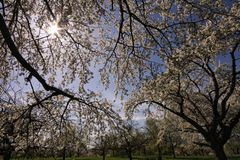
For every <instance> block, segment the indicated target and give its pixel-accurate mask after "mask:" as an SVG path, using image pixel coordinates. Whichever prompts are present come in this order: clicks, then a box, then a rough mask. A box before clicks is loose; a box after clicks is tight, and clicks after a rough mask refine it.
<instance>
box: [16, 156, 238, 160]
mask: <svg viewBox="0 0 240 160" xmlns="http://www.w3.org/2000/svg"><path fill="white" fill-rule="evenodd" d="M14 160H24V159H14ZM33 160H54V158H34V159H33ZM57 160H62V158H57ZM66 160H102V157H96V156H95V157H75V158H66ZM106 160H128V158H127V157H106ZM133 160H156V157H155V156H147V157H144V156H133ZM163 160H214V158H213V157H210V156H206V157H202V156H184V157H183V156H178V157H176V158H175V159H174V158H173V157H171V156H163ZM229 160H240V156H234V157H229Z"/></svg>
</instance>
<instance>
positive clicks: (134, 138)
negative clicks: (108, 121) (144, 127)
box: [117, 120, 149, 160]
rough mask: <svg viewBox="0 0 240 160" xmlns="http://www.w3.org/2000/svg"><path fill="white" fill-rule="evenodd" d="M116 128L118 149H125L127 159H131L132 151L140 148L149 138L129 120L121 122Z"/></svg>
mask: <svg viewBox="0 0 240 160" xmlns="http://www.w3.org/2000/svg"><path fill="white" fill-rule="evenodd" d="M117 130H118V134H119V141H120V149H123V150H125V151H126V154H127V156H128V159H129V160H132V159H133V153H134V152H135V151H136V150H140V149H142V146H144V145H145V144H146V143H147V141H148V140H149V139H148V137H146V136H144V133H141V131H140V130H139V129H138V128H136V126H134V122H133V121H131V120H130V121H127V122H123V123H122V124H121V126H119V128H117Z"/></svg>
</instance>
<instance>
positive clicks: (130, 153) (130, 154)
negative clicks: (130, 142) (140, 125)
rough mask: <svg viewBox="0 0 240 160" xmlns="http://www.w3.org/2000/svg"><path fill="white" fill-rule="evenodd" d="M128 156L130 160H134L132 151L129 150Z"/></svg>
mask: <svg viewBox="0 0 240 160" xmlns="http://www.w3.org/2000/svg"><path fill="white" fill-rule="evenodd" d="M127 154H128V158H129V160H132V150H131V149H129V150H127Z"/></svg>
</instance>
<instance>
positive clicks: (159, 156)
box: [157, 144, 162, 160]
mask: <svg viewBox="0 0 240 160" xmlns="http://www.w3.org/2000/svg"><path fill="white" fill-rule="evenodd" d="M157 150H158V160H162V150H161V147H160V144H158V145H157Z"/></svg>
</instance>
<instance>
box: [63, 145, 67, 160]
mask: <svg viewBox="0 0 240 160" xmlns="http://www.w3.org/2000/svg"><path fill="white" fill-rule="evenodd" d="M65 159H66V146H64V147H63V160H65Z"/></svg>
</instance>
